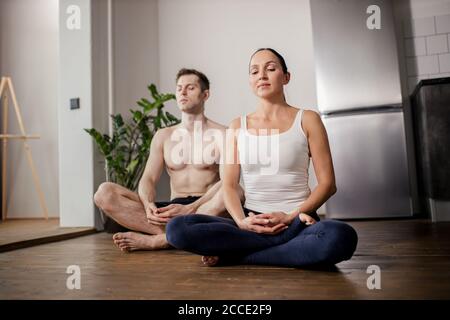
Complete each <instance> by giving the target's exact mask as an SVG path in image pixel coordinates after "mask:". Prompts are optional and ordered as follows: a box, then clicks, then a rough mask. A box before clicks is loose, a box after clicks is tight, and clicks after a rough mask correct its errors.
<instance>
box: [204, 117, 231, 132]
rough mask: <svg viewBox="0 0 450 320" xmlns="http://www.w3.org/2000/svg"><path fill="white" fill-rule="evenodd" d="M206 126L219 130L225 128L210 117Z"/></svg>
mask: <svg viewBox="0 0 450 320" xmlns="http://www.w3.org/2000/svg"><path fill="white" fill-rule="evenodd" d="M208 127H209V128H211V129H219V130H225V129H226V128H227V127H226V126H224V125H223V124H221V123H218V122H215V121H213V120H211V119H208Z"/></svg>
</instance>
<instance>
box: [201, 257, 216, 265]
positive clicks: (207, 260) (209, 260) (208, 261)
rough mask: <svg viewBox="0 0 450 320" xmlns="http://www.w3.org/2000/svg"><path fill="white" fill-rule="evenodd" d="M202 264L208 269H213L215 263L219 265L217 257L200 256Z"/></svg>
mask: <svg viewBox="0 0 450 320" xmlns="http://www.w3.org/2000/svg"><path fill="white" fill-rule="evenodd" d="M202 262H203V264H204V265H206V266H208V267H213V266H215V265H216V264H217V263H219V257H218V256H202Z"/></svg>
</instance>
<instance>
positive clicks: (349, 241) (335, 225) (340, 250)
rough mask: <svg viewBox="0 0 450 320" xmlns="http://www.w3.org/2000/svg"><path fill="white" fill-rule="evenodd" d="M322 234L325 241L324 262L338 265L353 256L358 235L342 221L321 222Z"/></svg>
mask: <svg viewBox="0 0 450 320" xmlns="http://www.w3.org/2000/svg"><path fill="white" fill-rule="evenodd" d="M321 223H322V224H323V228H322V230H320V231H319V233H321V234H322V236H323V238H324V239H325V240H326V241H325V244H324V245H325V248H324V250H323V251H322V252H323V253H324V257H322V258H323V260H324V261H325V262H331V263H338V262H341V261H344V260H348V259H350V258H351V257H352V256H353V253H354V252H355V250H356V246H357V244H358V235H357V233H356V231H355V229H353V227H352V226H350V225H349V224H346V223H344V222H342V221H336V220H327V221H322V222H321Z"/></svg>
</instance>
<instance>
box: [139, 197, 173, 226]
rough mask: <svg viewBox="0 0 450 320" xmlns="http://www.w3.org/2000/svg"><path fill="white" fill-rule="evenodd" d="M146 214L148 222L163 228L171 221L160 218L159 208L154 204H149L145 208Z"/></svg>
mask: <svg viewBox="0 0 450 320" xmlns="http://www.w3.org/2000/svg"><path fill="white" fill-rule="evenodd" d="M145 214H146V215H147V220H148V222H149V223H151V224H155V225H159V226H161V225H165V224H166V223H167V222H168V221H169V219H165V218H161V217H159V216H158V208H157V207H156V205H155V203H153V202H149V203H148V204H147V205H146V206H145Z"/></svg>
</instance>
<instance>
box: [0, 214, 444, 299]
mask: <svg viewBox="0 0 450 320" xmlns="http://www.w3.org/2000/svg"><path fill="white" fill-rule="evenodd" d="M349 223H350V224H351V225H352V226H353V227H354V228H355V229H356V230H357V232H358V234H359V244H358V248H357V251H356V254H355V255H354V257H353V258H352V259H351V260H349V261H345V262H342V263H339V264H337V265H336V269H335V270H303V269H294V268H276V267H264V266H231V267H215V268H208V267H204V266H202V264H201V263H200V258H199V257H198V256H196V255H192V254H189V253H186V252H182V251H178V250H166V251H156V252H137V253H122V252H120V251H119V250H118V249H116V247H115V246H114V245H113V243H112V241H111V235H110V234H106V233H97V234H94V235H89V236H83V237H79V238H76V239H71V240H66V241H60V242H55V243H50V244H45V245H39V246H36V247H32V248H26V249H20V250H15V251H10V252H5V253H2V254H0V299H159V300H166V299H194V300H196V299H226V300H228V299H449V298H450V223H439V224H432V223H430V222H428V221H425V220H389V221H358V222H349ZM69 265H78V266H79V267H80V268H81V289H80V290H68V289H67V288H66V280H67V277H68V276H69V275H68V274H66V269H67V267H68V266H69ZM370 265H378V266H379V267H380V268H381V289H380V290H376V289H375V290H369V289H368V288H367V285H366V282H367V278H368V277H369V276H370V275H369V274H367V273H366V270H367V267H368V266H370Z"/></svg>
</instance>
